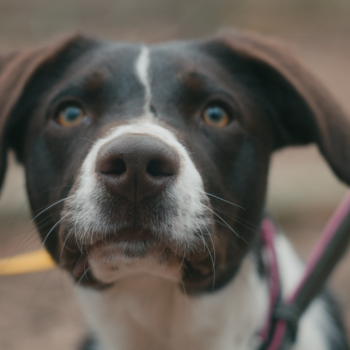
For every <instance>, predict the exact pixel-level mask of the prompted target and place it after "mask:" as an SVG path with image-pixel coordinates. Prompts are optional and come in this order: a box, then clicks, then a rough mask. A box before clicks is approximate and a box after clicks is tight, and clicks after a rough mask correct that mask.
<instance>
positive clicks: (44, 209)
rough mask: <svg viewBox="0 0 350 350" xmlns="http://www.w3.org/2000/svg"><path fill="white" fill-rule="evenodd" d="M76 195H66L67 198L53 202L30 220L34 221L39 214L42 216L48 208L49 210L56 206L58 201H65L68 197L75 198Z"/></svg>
mask: <svg viewBox="0 0 350 350" xmlns="http://www.w3.org/2000/svg"><path fill="white" fill-rule="evenodd" d="M73 197H74V195H72V196H70V197H66V198H63V199H60V200H59V201H57V202H55V203H53V204H51V205H50V206H48V207H47V208H45V209H44V210H42V211H41V212H40V213H39V214H38V215H36V216H35V217H34V218H33V219H32V220H31V221H30V222H31V223H32V222H33V221H34V220H35V219H36V218H37V217H38V216H40V215H41V214H43V213H44V212H45V211H46V210H49V209H50V208H52V207H53V206H55V205H56V204H58V203H61V202H63V201H65V200H66V199H69V198H73Z"/></svg>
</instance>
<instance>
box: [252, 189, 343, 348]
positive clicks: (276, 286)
mask: <svg viewBox="0 0 350 350" xmlns="http://www.w3.org/2000/svg"><path fill="white" fill-rule="evenodd" d="M349 213H350V193H349V194H347V196H346V197H345V199H344V200H343V201H342V203H341V204H340V205H339V206H338V208H337V209H336V211H335V212H334V214H333V216H332V217H331V219H330V220H329V222H328V224H327V226H326V228H325V229H324V231H323V233H322V235H321V237H320V239H319V240H318V242H317V244H316V246H315V247H314V249H313V251H312V253H311V255H310V258H309V259H308V261H307V263H306V266H305V270H304V273H303V275H302V277H301V279H300V281H299V283H298V284H297V286H296V288H295V289H294V291H293V292H292V293H291V294H290V295H289V296H287V298H284V299H282V293H281V282H280V276H279V271H278V260H277V256H276V251H275V237H276V227H275V225H274V224H273V222H272V221H271V219H269V218H265V219H264V220H263V221H262V224H261V236H262V243H263V246H264V247H265V249H266V251H267V256H268V265H269V288H270V297H269V307H268V312H267V315H266V320H265V322H264V325H263V327H262V329H261V331H260V333H259V336H260V339H261V342H262V345H261V346H260V347H259V350H279V349H281V346H282V345H283V344H284V345H285V344H286V343H287V344H289V345H290V344H292V343H293V342H294V340H295V338H296V332H297V326H298V321H299V319H300V317H301V315H302V313H303V312H304V310H305V309H306V307H307V305H308V304H309V303H310V301H311V300H312V299H313V298H314V297H315V295H316V294H317V292H318V291H319V290H320V289H321V288H322V286H323V285H324V283H325V282H326V279H327V277H328V276H329V274H330V273H331V271H332V270H333V268H334V267H335V266H336V264H337V262H338V261H339V259H340V258H341V256H342V255H343V253H344V252H345V251H346V247H347V245H348V242H349V237H350V234H349V231H350V215H349ZM332 256H333V258H332ZM325 268H327V269H328V273H327V272H325ZM315 286H316V287H315ZM286 338H289V339H288V340H286ZM283 348H285V347H283Z"/></svg>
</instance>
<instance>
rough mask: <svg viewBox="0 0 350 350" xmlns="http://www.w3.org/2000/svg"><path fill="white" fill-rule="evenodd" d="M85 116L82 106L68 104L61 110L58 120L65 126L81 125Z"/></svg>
mask: <svg viewBox="0 0 350 350" xmlns="http://www.w3.org/2000/svg"><path fill="white" fill-rule="evenodd" d="M84 117H85V112H84V111H83V110H82V109H81V108H79V107H76V106H67V107H66V108H64V109H62V110H61V111H60V113H59V114H58V117H57V121H58V123H59V124H61V125H62V126H64V127H72V126H77V125H79V124H80V123H81V122H82V120H83V118H84Z"/></svg>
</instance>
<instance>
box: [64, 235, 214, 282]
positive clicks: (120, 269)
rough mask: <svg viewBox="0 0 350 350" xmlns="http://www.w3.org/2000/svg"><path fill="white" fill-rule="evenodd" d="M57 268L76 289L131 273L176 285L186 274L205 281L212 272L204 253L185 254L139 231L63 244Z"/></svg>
mask: <svg viewBox="0 0 350 350" xmlns="http://www.w3.org/2000/svg"><path fill="white" fill-rule="evenodd" d="M61 265H62V266H64V267H65V268H66V269H68V270H69V271H70V273H71V274H72V276H73V278H74V279H75V280H76V281H77V283H78V284H79V285H89V286H93V287H104V286H106V285H109V284H111V283H113V282H114V281H116V280H117V279H119V278H121V277H124V276H126V275H129V274H133V273H134V274H135V273H150V274H156V275H157V274H160V275H163V277H165V278H170V279H173V280H178V281H180V280H181V279H183V278H184V275H186V274H187V275H189V276H191V279H207V278H210V276H211V275H212V273H213V271H214V265H213V260H212V253H211V252H210V251H209V250H208V249H198V250H186V247H184V246H182V245H179V244H176V243H174V242H171V241H170V240H168V239H164V238H163V239H161V238H159V237H157V236H156V235H155V234H154V233H152V232H150V231H144V230H140V229H127V230H123V231H120V232H118V233H113V234H105V235H101V236H100V237H99V238H98V239H95V240H94V241H90V242H88V241H87V242H85V244H81V245H79V244H78V243H77V242H73V241H71V242H67V240H66V242H65V245H64V246H63V248H62V255H61Z"/></svg>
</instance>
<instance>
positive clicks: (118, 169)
mask: <svg viewBox="0 0 350 350" xmlns="http://www.w3.org/2000/svg"><path fill="white" fill-rule="evenodd" d="M125 172H126V165H125V162H124V160H123V159H121V158H119V159H114V160H113V161H112V162H111V171H110V173H113V174H116V175H121V174H123V173H125Z"/></svg>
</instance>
